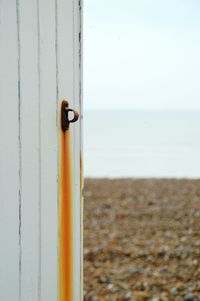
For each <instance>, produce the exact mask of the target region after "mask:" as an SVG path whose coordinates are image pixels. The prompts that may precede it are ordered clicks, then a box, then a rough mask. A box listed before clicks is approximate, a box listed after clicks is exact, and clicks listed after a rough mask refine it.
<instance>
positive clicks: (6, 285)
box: [0, 0, 20, 301]
mask: <svg viewBox="0 0 200 301" xmlns="http://www.w3.org/2000/svg"><path fill="white" fill-rule="evenodd" d="M8 16H9V17H8ZM0 41H1V47H0V66H1V67H0V78H1V81H0V179H1V180H0V193H1V198H0V208H1V209H0V241H1V247H0V259H1V260H0V300H13V301H15V300H18V297H19V202H20V191H19V182H20V181H19V167H20V164H19V119H18V104H19V99H18V64H17V62H18V53H17V17H16V3H15V1H7V0H1V1H0Z"/></svg>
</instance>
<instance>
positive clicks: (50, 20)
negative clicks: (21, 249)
mask: <svg viewBox="0 0 200 301" xmlns="http://www.w3.org/2000/svg"><path fill="white" fill-rule="evenodd" d="M38 13H39V28H40V31H39V36H40V47H39V55H40V99H41V200H42V202H41V300H48V301H55V300H58V252H57V243H58V194H57V193H58V191H57V190H58V187H57V179H58V130H57V111H58V108H57V92H56V35H55V1H54V0H45V1H40V2H39V6H38Z"/></svg>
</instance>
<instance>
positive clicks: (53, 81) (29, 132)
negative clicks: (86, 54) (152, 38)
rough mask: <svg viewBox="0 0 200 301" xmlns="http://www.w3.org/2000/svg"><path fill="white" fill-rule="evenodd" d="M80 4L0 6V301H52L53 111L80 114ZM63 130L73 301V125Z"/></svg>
mask: <svg viewBox="0 0 200 301" xmlns="http://www.w3.org/2000/svg"><path fill="white" fill-rule="evenodd" d="M80 4H81V3H80V1H78V0H74V1H71V0H34V1H32V0H16V1H12V0H9V1H7V0H0V62H1V66H0V67H1V68H0V76H1V77H0V239H1V248H0V300H12V301H15V300H16V301H29V300H30V301H32V300H34V301H35V300H38V301H56V300H58V288H59V279H58V246H59V237H58V205H59V203H58V200H59V199H58V154H59V151H58V147H59V137H58V132H59V128H58V127H59V106H60V103H61V101H62V99H63V98H65V99H67V100H68V101H69V103H70V106H71V107H72V108H74V109H76V110H77V111H79V112H80V110H81V97H82V96H81V40H80V30H81V19H80V17H81V10H80V6H81V5H80ZM71 129H72V149H73V167H74V175H73V177H74V181H73V182H74V189H73V190H74V208H75V211H74V229H75V241H74V247H75V248H74V250H75V260H74V301H79V300H81V293H80V289H81V255H80V250H81V243H82V242H81V220H80V217H81V202H80V198H81V194H80V152H81V122H80V120H79V122H78V123H76V124H73V125H72V126H71ZM11 283H12V284H11ZM10 284H11V286H12V289H11V286H10Z"/></svg>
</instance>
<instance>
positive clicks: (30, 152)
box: [19, 0, 41, 301]
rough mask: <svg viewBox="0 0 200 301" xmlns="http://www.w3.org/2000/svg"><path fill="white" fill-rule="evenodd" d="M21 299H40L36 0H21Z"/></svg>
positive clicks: (39, 174) (39, 168) (39, 155)
mask: <svg viewBox="0 0 200 301" xmlns="http://www.w3.org/2000/svg"><path fill="white" fill-rule="evenodd" d="M19 19H20V54H21V55H20V89H21V112H20V117H21V147H22V174H21V175H22V190H21V198H22V199H21V299H20V300H21V301H27V300H40V299H41V290H40V280H41V264H40V262H41V236H40V224H41V154H40V95H39V59H38V19H37V2H36V1H31V0H29V1H27V0H21V1H20V3H19Z"/></svg>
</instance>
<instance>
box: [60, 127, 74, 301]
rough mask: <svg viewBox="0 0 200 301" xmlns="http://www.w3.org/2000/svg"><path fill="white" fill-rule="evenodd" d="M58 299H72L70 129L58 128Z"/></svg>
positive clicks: (69, 300)
mask: <svg viewBox="0 0 200 301" xmlns="http://www.w3.org/2000/svg"><path fill="white" fill-rule="evenodd" d="M59 235H60V237H59V239H60V245H59V276H60V277H59V278H60V279H59V284H60V297H59V300H60V301H73V193H72V167H71V145H70V130H68V131H66V132H65V133H64V132H63V131H62V129H60V204H59Z"/></svg>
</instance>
